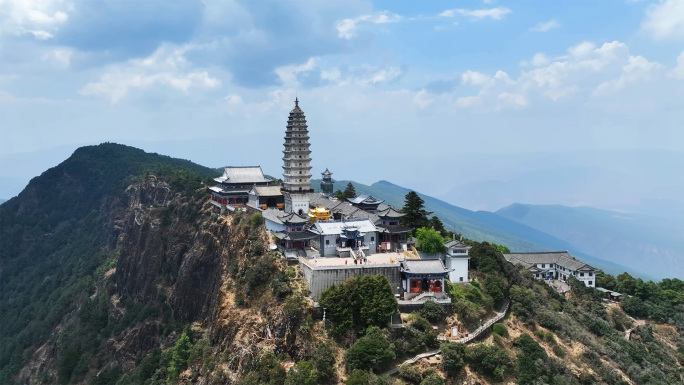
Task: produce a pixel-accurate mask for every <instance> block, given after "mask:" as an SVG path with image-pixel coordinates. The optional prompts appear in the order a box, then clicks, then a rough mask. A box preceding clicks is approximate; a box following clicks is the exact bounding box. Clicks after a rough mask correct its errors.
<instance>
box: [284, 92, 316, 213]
mask: <svg viewBox="0 0 684 385" xmlns="http://www.w3.org/2000/svg"><path fill="white" fill-rule="evenodd" d="M284 146H285V148H284V150H283V195H284V197H285V211H287V212H291V213H292V212H294V213H300V212H308V210H309V207H308V206H309V195H308V194H309V193H311V192H312V191H313V190H312V189H311V150H310V149H309V146H310V144H309V131H308V126H307V124H306V116H305V115H304V111H302V109H301V108H300V107H299V98H297V97H295V107H294V108H293V109H292V111H290V116H289V118H288V119H287V129H286V130H285V144H284Z"/></svg>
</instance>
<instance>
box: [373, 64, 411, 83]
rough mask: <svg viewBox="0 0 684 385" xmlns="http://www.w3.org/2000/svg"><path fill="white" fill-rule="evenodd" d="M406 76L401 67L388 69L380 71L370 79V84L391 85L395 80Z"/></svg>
mask: <svg viewBox="0 0 684 385" xmlns="http://www.w3.org/2000/svg"><path fill="white" fill-rule="evenodd" d="M403 74H404V71H402V70H401V68H399V67H387V68H383V69H380V70H378V71H376V72H375V73H373V74H372V75H371V76H370V78H368V83H369V84H379V83H389V82H391V81H393V80H396V79H398V78H400V77H401V76H402V75H403Z"/></svg>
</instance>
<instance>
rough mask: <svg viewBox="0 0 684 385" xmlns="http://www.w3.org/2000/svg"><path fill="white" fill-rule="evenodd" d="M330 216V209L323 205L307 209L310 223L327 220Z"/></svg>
mask: <svg viewBox="0 0 684 385" xmlns="http://www.w3.org/2000/svg"><path fill="white" fill-rule="evenodd" d="M330 218H331V215H330V210H328V209H326V208H325V207H323V206H317V207H316V208H315V209H309V219H310V220H311V223H313V222H315V221H329V220H330Z"/></svg>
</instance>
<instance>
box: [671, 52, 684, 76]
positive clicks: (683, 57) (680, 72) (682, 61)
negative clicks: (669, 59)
mask: <svg viewBox="0 0 684 385" xmlns="http://www.w3.org/2000/svg"><path fill="white" fill-rule="evenodd" d="M668 75H669V76H671V77H673V78H675V79H679V80H684V51H682V53H680V54H679V56H677V66H676V67H675V68H673V69H672V71H670V73H669V74H668Z"/></svg>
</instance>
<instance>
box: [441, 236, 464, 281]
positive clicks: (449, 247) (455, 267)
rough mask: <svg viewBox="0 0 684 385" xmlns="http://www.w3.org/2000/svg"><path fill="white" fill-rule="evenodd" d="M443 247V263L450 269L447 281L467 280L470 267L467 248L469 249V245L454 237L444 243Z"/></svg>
mask: <svg viewBox="0 0 684 385" xmlns="http://www.w3.org/2000/svg"><path fill="white" fill-rule="evenodd" d="M444 247H446V253H445V254H444V265H445V266H446V267H447V269H449V270H451V271H450V272H449V281H451V283H466V282H468V268H469V267H470V256H469V255H468V250H470V246H468V245H466V244H465V243H463V242H461V241H458V240H455V239H454V240H453V241H449V242H447V243H445V244H444Z"/></svg>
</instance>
